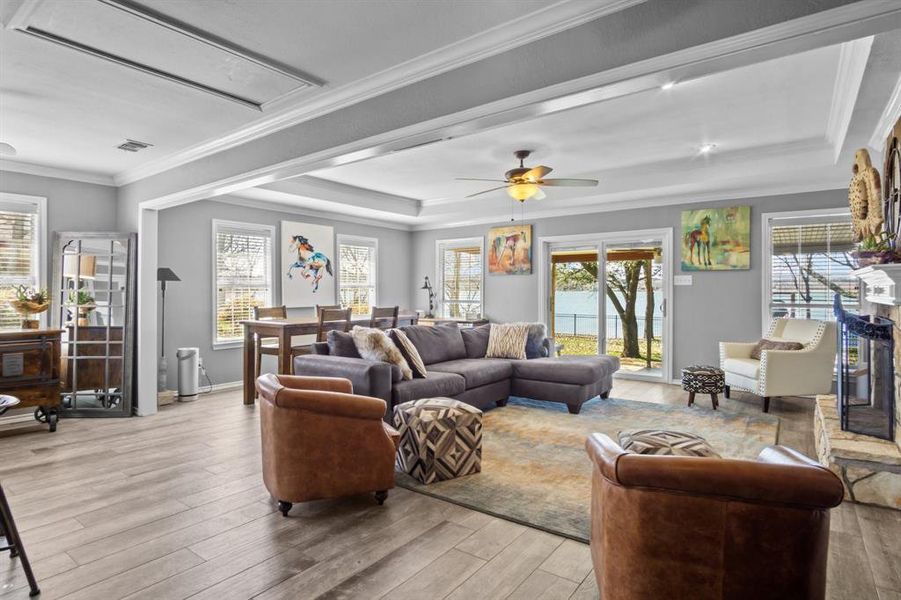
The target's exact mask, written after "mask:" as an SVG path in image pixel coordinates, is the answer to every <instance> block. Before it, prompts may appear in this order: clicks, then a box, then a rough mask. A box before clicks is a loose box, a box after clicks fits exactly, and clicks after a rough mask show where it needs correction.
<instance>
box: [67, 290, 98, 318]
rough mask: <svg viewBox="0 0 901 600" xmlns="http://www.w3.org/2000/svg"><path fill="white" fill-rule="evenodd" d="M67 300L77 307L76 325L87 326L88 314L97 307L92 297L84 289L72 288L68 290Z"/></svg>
mask: <svg viewBox="0 0 901 600" xmlns="http://www.w3.org/2000/svg"><path fill="white" fill-rule="evenodd" d="M69 302H70V303H71V304H74V305H75V306H77V307H78V326H79V327H87V325H88V315H89V314H90V313H91V311H92V310H94V309H95V308H97V304H96V303H95V302H94V297H93V296H91V295H90V294H89V293H88V292H87V291H86V290H72V291H71V292H69Z"/></svg>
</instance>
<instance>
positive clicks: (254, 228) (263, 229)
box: [210, 219, 277, 350]
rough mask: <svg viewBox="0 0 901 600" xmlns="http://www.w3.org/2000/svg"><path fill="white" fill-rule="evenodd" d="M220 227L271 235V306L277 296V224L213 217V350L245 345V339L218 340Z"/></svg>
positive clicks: (211, 239) (211, 320) (211, 229)
mask: <svg viewBox="0 0 901 600" xmlns="http://www.w3.org/2000/svg"><path fill="white" fill-rule="evenodd" d="M219 227H232V228H235V229H243V230H245V231H247V232H249V233H265V234H268V235H269V239H270V240H271V241H272V243H271V247H270V251H269V261H270V263H271V264H270V265H269V276H270V278H271V281H270V282H269V303H268V304H269V306H272V305H273V299H274V298H275V249H276V246H277V238H276V236H275V226H274V225H263V224H261V223H243V222H240V221H226V220H223V219H213V220H212V226H211V228H210V250H211V254H210V272H211V273H212V287H211V288H210V297H211V298H210V304H211V306H212V318H211V319H210V323H211V329H210V335H211V337H210V341H211V345H212V347H213V350H225V349H227V348H240V347H242V346H243V345H244V340H243V339H240V340H233V341H229V342H217V341H216V335H217V333H216V322H217V321H216V309H217V302H216V301H217V298H216V290H217V288H218V285H219V281H218V273H217V272H216V251H217V248H216V231H217V229H218V228H219Z"/></svg>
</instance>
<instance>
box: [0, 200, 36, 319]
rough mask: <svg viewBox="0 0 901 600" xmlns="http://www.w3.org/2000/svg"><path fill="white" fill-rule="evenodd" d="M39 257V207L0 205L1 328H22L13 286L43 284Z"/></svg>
mask: <svg viewBox="0 0 901 600" xmlns="http://www.w3.org/2000/svg"><path fill="white" fill-rule="evenodd" d="M39 256H40V253H39V249H38V215H37V207H36V206H29V205H25V204H23V205H21V206H17V205H7V204H6V203H4V204H0V329H17V328H18V327H19V326H20V324H21V317H20V316H19V315H18V314H17V313H16V312H15V311H14V310H13V309H12V307H11V306H10V305H9V301H10V300H12V299H13V298H14V297H15V293H14V291H13V289H12V286H15V285H25V286H29V287H37V286H38V285H39V282H38V272H39V264H38V261H39V260H40V259H39Z"/></svg>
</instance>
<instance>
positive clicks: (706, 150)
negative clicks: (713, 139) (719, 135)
mask: <svg viewBox="0 0 901 600" xmlns="http://www.w3.org/2000/svg"><path fill="white" fill-rule="evenodd" d="M715 149H716V144H704V145H702V146H701V147H700V148H698V151H699V152H700V153H701V154H710V153H711V152H713V151H714V150H715Z"/></svg>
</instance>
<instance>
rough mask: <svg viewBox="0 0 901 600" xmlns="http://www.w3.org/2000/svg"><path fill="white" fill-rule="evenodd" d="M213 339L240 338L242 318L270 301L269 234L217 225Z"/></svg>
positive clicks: (225, 340) (269, 303)
mask: <svg viewBox="0 0 901 600" xmlns="http://www.w3.org/2000/svg"><path fill="white" fill-rule="evenodd" d="M215 234H216V323H215V331H216V342H217V343H222V342H231V341H236V340H240V339H242V338H243V331H242V327H241V324H240V323H241V321H244V320H246V319H249V318H251V317H252V315H253V307H254V306H268V305H271V304H272V269H271V264H272V237H271V235H270V233H269V232H267V231H262V230H259V229H251V228H241V227H237V226H225V225H217V227H216V231H215Z"/></svg>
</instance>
